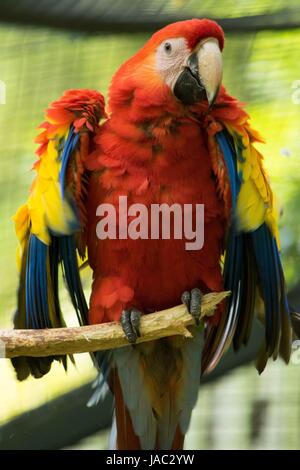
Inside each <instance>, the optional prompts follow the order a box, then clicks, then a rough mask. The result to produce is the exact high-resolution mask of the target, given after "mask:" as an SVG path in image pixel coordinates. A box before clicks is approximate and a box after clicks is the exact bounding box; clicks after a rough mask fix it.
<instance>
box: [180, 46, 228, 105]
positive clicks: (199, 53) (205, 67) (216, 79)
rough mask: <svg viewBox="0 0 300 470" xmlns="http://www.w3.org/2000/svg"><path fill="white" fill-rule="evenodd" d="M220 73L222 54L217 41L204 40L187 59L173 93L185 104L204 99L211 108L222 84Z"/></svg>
mask: <svg viewBox="0 0 300 470" xmlns="http://www.w3.org/2000/svg"><path fill="white" fill-rule="evenodd" d="M222 72H223V66H222V53H221V51H220V47H219V43H218V41H217V39H215V38H208V39H205V40H203V41H201V42H200V43H199V44H198V45H197V47H196V48H195V49H194V51H193V52H192V54H191V55H190V56H189V57H188V60H187V63H186V66H185V69H184V70H183V72H182V73H181V74H180V75H179V77H178V79H177V82H176V84H175V87H174V93H175V95H176V96H177V98H179V99H180V100H181V101H182V102H183V103H185V104H195V103H197V102H199V101H201V100H203V99H205V97H206V98H207V101H208V104H209V106H212V105H213V103H214V101H215V99H216V97H217V95H218V92H219V89H220V86H221V83H222Z"/></svg>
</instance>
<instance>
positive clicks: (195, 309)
mask: <svg viewBox="0 0 300 470" xmlns="http://www.w3.org/2000/svg"><path fill="white" fill-rule="evenodd" d="M202 297H203V294H202V292H201V290H200V289H198V288H197V287H195V289H192V290H191V292H189V291H184V293H183V294H182V296H181V301H182V303H183V304H184V305H186V308H187V309H188V311H189V313H190V314H191V315H192V317H193V318H194V320H195V323H196V325H199V323H200V316H201V301H202Z"/></svg>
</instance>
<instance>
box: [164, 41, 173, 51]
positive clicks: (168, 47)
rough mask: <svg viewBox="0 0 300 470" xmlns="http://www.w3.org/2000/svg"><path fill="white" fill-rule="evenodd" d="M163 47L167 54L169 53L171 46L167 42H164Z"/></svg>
mask: <svg viewBox="0 0 300 470" xmlns="http://www.w3.org/2000/svg"><path fill="white" fill-rule="evenodd" d="M164 49H165V51H166V53H167V54H170V52H171V51H172V46H171V44H170V43H169V42H165V44H164Z"/></svg>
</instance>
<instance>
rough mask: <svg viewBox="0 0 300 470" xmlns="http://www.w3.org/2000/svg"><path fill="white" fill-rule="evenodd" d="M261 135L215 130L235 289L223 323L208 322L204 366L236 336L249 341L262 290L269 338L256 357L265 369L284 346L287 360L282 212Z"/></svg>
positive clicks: (227, 264) (236, 341)
mask: <svg viewBox="0 0 300 470" xmlns="http://www.w3.org/2000/svg"><path fill="white" fill-rule="evenodd" d="M256 139H257V135H255V134H254V133H253V131H251V129H250V128H249V127H248V125H246V126H245V127H241V126H239V127H237V126H233V125H230V126H229V125H228V126H226V128H225V129H223V130H222V131H220V132H218V133H216V135H215V144H216V146H217V147H218V149H217V151H221V154H222V155H223V161H224V165H225V168H226V170H227V177H228V183H229V187H230V194H231V224H230V227H229V230H228V236H227V243H226V251H225V255H224V268H223V278H224V288H225V290H230V291H231V296H230V298H229V300H228V303H227V306H226V311H225V312H224V314H223V316H222V317H221V320H220V323H219V325H218V326H213V325H211V326H209V327H208V334H207V339H206V343H205V346H204V352H203V363H202V369H203V371H209V370H211V369H212V368H213V367H215V365H216V364H217V363H218V361H219V360H220V358H221V356H222V354H223V352H224V351H226V349H227V348H228V347H229V345H230V344H231V342H232V341H233V346H234V348H235V349H238V348H239V347H240V345H241V344H247V342H248V339H249V337H250V333H251V328H252V322H253V318H254V313H255V308H256V299H257V294H259V295H260V296H261V298H262V300H263V303H264V324H265V339H264V344H263V345H262V349H261V352H260V355H259V357H258V360H257V364H256V366H257V369H258V370H259V372H262V370H263V369H264V367H265V365H266V362H267V360H268V358H269V357H271V356H273V358H276V357H277V355H278V352H279V351H280V353H281V355H282V356H283V358H284V359H285V360H286V361H288V360H289V357H290V351H291V318H290V309H289V305H288V301H287V296H286V290H285V281H284V275H283V270H282V265H281V261H280V254H279V238H278V227H277V214H276V209H275V207H274V200H273V194H272V191H271V188H270V186H269V183H268V180H267V178H266V174H265V172H264V169H263V166H262V156H261V154H260V153H259V152H258V151H257V149H256V148H255V147H254V145H253V141H255V140H256Z"/></svg>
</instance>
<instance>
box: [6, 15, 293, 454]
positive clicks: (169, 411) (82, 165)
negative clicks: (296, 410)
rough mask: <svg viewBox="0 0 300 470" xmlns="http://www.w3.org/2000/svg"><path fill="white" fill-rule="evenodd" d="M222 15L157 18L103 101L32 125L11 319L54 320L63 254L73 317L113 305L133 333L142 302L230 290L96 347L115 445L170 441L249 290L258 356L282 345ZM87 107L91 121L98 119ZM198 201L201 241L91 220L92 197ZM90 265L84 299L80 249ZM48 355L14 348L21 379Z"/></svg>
mask: <svg viewBox="0 0 300 470" xmlns="http://www.w3.org/2000/svg"><path fill="white" fill-rule="evenodd" d="M223 46H224V34H223V31H222V29H221V27H220V26H219V25H218V24H217V23H215V22H214V21H211V20H208V19H201V20H200V19H192V20H188V21H181V22H177V23H174V24H171V25H169V26H166V27H165V28H163V29H161V30H160V31H158V32H156V33H155V34H154V35H153V36H152V37H151V38H150V40H149V41H148V42H147V43H146V44H145V45H144V47H142V49H141V50H139V51H138V52H137V53H136V54H135V55H134V56H133V57H132V58H130V59H129V60H127V61H126V62H125V63H124V64H123V65H122V66H121V67H120V68H119V70H118V71H117V72H116V74H115V75H114V77H113V79H112V82H111V86H110V89H109V103H108V108H107V114H106V111H105V105H104V98H103V96H102V95H101V94H99V93H98V92H96V91H92V90H70V91H67V92H65V93H64V95H63V96H62V98H60V99H59V100H58V101H56V102H54V103H52V104H51V105H50V107H49V109H48V110H47V111H46V121H45V122H44V123H43V124H42V125H41V128H42V129H43V131H42V133H41V134H40V135H39V136H38V138H37V142H38V143H39V148H38V151H37V154H38V161H37V163H36V164H35V167H34V168H35V171H36V178H35V180H34V182H33V185H32V188H31V192H30V196H29V199H28V201H27V203H26V204H25V205H24V206H22V207H21V208H20V209H19V211H18V212H17V214H16V216H15V223H16V231H17V235H18V238H19V241H20V265H21V274H20V288H19V294H18V310H17V314H16V317H15V327H16V328H45V327H57V326H63V325H64V322H63V318H62V314H61V310H60V306H59V298H58V266H59V264H61V265H62V269H63V273H64V277H65V280H66V284H67V287H68V289H69V292H70V296H71V300H72V302H73V305H74V308H75V310H76V312H77V314H78V318H79V323H80V324H81V325H82V324H86V323H91V324H96V323H102V322H110V321H114V320H118V321H119V320H120V321H121V323H122V326H123V329H124V332H125V334H126V336H127V338H128V340H129V342H130V343H135V342H136V339H137V336H138V335H139V334H140V332H139V322H140V316H141V313H145V314H146V313H148V312H154V311H157V310H161V309H164V308H167V307H171V306H174V305H177V304H178V303H179V301H180V299H182V301H183V302H184V303H185V304H186V306H187V308H188V310H189V312H190V313H191V314H192V315H193V316H194V317H195V323H196V324H197V323H199V315H200V305H201V297H202V294H203V293H207V292H211V291H222V290H224V289H225V290H230V291H231V297H230V298H229V300H228V302H227V303H226V305H222V306H221V307H219V308H218V309H217V311H216V313H215V314H214V316H213V317H212V318H210V319H207V320H206V321H205V324H204V335H203V334H202V332H203V328H202V329H201V328H197V327H196V326H195V327H194V328H193V339H183V338H177V337H174V338H173V337H172V338H165V339H161V340H158V341H153V342H148V343H144V344H138V345H135V346H134V347H127V348H121V349H118V350H113V351H106V352H104V353H98V354H96V357H97V360H98V363H99V366H100V368H101V370H102V373H103V376H104V380H106V381H107V383H108V384H109V386H110V388H111V390H112V391H113V393H114V396H115V408H116V410H115V425H114V427H115V429H116V431H117V433H116V435H114V434H113V435H112V445H113V446H115V447H116V448H118V449H138V448H142V449H152V448H159V449H170V448H173V449H175V448H177V449H179V448H182V446H183V440H184V435H185V433H186V430H187V428H188V425H189V421H190V416H191V412H192V409H193V407H194V405H195V402H196V398H197V392H198V385H199V373H200V369H201V362H202V372H209V371H210V370H212V369H213V367H215V365H216V364H217V363H218V361H219V359H220V358H221V356H222V354H223V352H224V351H226V349H227V348H228V346H229V345H230V344H231V342H232V341H233V344H234V347H235V348H236V349H238V348H239V347H240V345H241V344H242V343H245V344H246V343H247V341H248V338H249V335H250V332H251V326H252V321H253V317H254V308H255V301H256V299H257V298H258V297H259V296H260V297H261V298H262V300H263V302H264V312H265V315H264V317H265V320H264V323H265V338H264V343H263V345H262V350H261V354H260V356H259V359H258V362H257V367H258V370H259V371H260V372H261V371H262V370H263V369H264V367H265V364H266V362H267V360H268V358H269V357H273V358H276V357H277V355H278V353H279V352H280V353H281V355H282V356H283V357H284V359H285V360H286V361H288V360H289V356H290V348H291V319H290V309H289V306H288V303H287V297H286V292H285V285H284V276H283V271H282V266H281V262H280V256H279V238H278V228H277V213H276V208H275V204H274V200H273V194H272V191H271V188H270V186H269V182H268V179H267V176H266V173H265V170H264V168H263V163H262V160H263V157H262V155H261V154H260V153H259V152H258V150H257V149H256V147H255V142H261V138H260V136H259V134H258V133H257V132H255V131H254V130H253V129H252V128H251V127H250V124H249V116H248V114H247V113H246V112H245V111H244V109H243V107H242V105H241V103H239V102H238V101H237V100H236V99H235V98H232V97H231V96H229V95H228V93H227V92H226V90H225V88H224V87H223V86H222V50H223ZM99 120H100V121H101V123H100V124H99ZM120 196H127V198H128V204H130V203H143V204H144V205H145V206H146V207H150V205H151V204H154V203H156V204H161V203H167V204H169V205H171V204H173V203H178V204H181V205H183V204H185V203H188V204H193V205H195V204H198V203H202V204H204V206H205V241H204V246H203V248H202V249H201V250H194V251H187V250H186V249H185V240H180V239H170V240H166V239H159V240H153V239H149V240H146V239H137V240H132V239H109V238H108V239H106V240H99V239H98V237H97V234H96V228H97V223H98V221H99V218H98V217H97V215H96V211H97V207H98V206H99V204H100V203H110V204H113V206H115V207H117V206H118V200H119V197H120ZM86 248H87V250H88V261H89V264H90V266H91V268H92V270H93V285H92V293H91V298H90V306H89V309H88V307H87V304H86V301H85V298H84V294H83V290H82V287H81V283H80V276H79V270H78V262H77V254H79V255H80V256H81V257H84V256H85V252H86ZM53 359H58V360H60V361H62V362H63V364H64V365H66V359H65V358H64V357H55V358H17V359H14V360H13V363H14V366H15V368H16V370H17V374H18V378H19V379H21V380H22V379H24V378H26V377H27V376H28V375H29V374H32V375H34V376H35V377H41V376H43V375H44V374H45V373H47V372H48V371H49V369H50V366H51V362H52V360H53Z"/></svg>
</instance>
